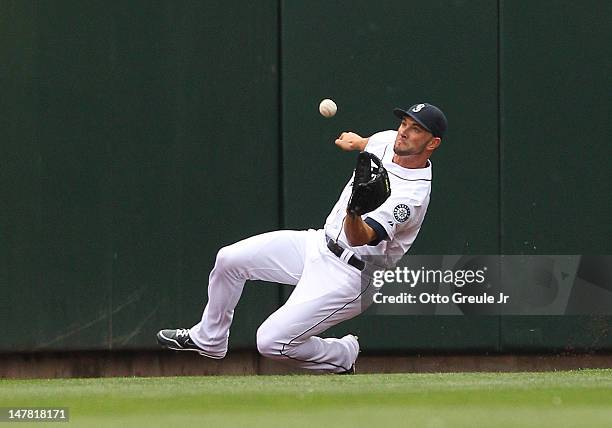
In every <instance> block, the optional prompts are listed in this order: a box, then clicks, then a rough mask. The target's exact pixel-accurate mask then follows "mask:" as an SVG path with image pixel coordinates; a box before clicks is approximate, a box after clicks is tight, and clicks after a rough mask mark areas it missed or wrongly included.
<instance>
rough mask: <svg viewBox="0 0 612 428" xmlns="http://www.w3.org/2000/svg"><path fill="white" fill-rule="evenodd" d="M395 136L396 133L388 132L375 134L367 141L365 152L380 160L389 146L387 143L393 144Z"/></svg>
mask: <svg viewBox="0 0 612 428" xmlns="http://www.w3.org/2000/svg"><path fill="white" fill-rule="evenodd" d="M396 136H397V131H392V130H389V131H381V132H377V133H376V134H374V135H372V136H371V137H370V138H369V139H368V144H367V145H366V147H365V151H366V152H369V153H372V154H375V155H376V156H378V157H379V158H382V156H383V153H384V151H385V148H386V147H387V146H388V145H389V143H393V142H394V141H395V137H396Z"/></svg>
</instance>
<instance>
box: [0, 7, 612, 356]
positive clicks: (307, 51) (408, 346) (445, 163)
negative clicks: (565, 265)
mask: <svg viewBox="0 0 612 428" xmlns="http://www.w3.org/2000/svg"><path fill="white" fill-rule="evenodd" d="M611 18H612V6H611V5H610V4H609V3H607V2H601V1H596V0H587V1H586V2H583V3H581V7H580V8H578V9H577V8H576V6H575V3H573V2H569V1H566V0H561V1H554V2H553V1H541V2H531V3H526V2H519V1H505V0H499V1H485V0H477V1H464V0H433V1H430V2H416V3H410V2H405V1H395V0H393V1H392V0H389V1H384V2H372V1H366V0H358V1H348V0H346V1H326V0H312V1H298V0H291V1H290V0H285V1H282V0H279V1H258V2H251V3H248V2H247V3H245V2H238V1H228V2H223V3H218V2H206V1H203V2H196V1H185V2H172V1H145V0H138V1H136V0H130V1H125V2H105V1H29V0H27V1H21V0H4V1H2V2H0V54H1V56H2V58H3V61H2V62H1V63H0V76H1V77H2V80H1V81H2V95H1V96H0V113H1V114H0V123H1V127H0V129H1V131H2V134H1V136H2V137H1V139H0V204H1V205H0V287H2V299H1V300H0V309H1V312H0V317H1V319H0V320H1V321H2V325H4V326H7V332H6V335H8V337H5V340H3V341H2V343H0V351H2V352H20V351H40V350H96V349H105V350H107V349H153V348H155V341H154V333H155V332H156V331H157V330H158V329H159V328H161V327H173V326H179V327H188V326H190V325H193V324H195V323H196V322H197V321H198V319H199V317H200V314H201V309H202V308H203V305H204V304H205V302H206V296H207V293H206V287H207V278H208V274H209V272H210V269H211V268H212V266H213V264H214V260H215V255H216V252H217V250H218V249H219V248H220V247H222V246H224V245H227V244H229V243H232V242H235V241H237V240H239V239H242V238H245V237H247V236H250V235H253V234H256V233H261V232H266V231H270V230H275V229H278V228H291V229H295V228H319V227H321V226H322V225H323V223H324V220H325V217H326V216H327V213H328V211H329V209H330V208H331V206H332V205H333V203H334V202H335V201H336V199H337V197H338V195H339V194H340V191H341V188H342V186H343V185H344V183H345V182H346V180H347V179H348V177H349V176H350V174H351V170H352V168H353V164H354V156H352V155H351V154H347V153H343V152H340V151H339V150H338V149H337V148H336V147H335V146H334V144H333V140H334V138H335V137H336V136H337V135H338V134H339V133H340V132H342V131H346V130H353V131H356V132H358V133H362V134H364V135H369V134H371V133H373V132H375V131H378V130H382V129H390V128H394V127H396V121H395V120H394V118H393V116H392V115H391V109H392V108H393V107H396V106H404V107H407V106H409V105H410V104H413V103H416V102H420V101H425V100H426V101H429V102H432V103H434V104H437V105H439V106H441V107H442V108H443V109H444V111H445V112H446V114H447V116H448V118H449V133H448V136H447V138H446V139H445V140H444V142H443V145H442V146H441V148H440V150H439V151H438V152H437V153H435V155H434V157H433V158H432V160H433V164H434V181H433V190H432V199H431V203H430V206H429V212H428V216H427V219H426V221H425V223H424V225H423V229H422V231H421V234H420V236H419V238H418V240H417V242H416V243H415V245H414V246H413V248H412V252H413V253H414V254H440V255H442V254H612V245H611V244H610V239H611V238H612V222H611V221H610V219H611V218H612V204H611V203H610V199H611V196H612V184H611V183H612V169H611V168H610V166H609V161H608V159H609V158H610V157H611V156H612V148H611V146H610V143H609V141H608V140H609V138H610V136H612V132H611V131H612V129H611V125H610V120H609V117H610V97H609V88H610V87H611V86H612V85H611V83H612V82H611V80H612V79H611V77H610V76H611V75H612V73H610V71H611V70H612V59H611V58H612V53H611V52H610V47H609V43H608V41H609V40H611V39H612V30H611V28H610V25H609V22H610V19H611ZM323 98H332V99H334V100H335V101H336V102H337V103H338V105H339V112H338V114H337V115H336V117H334V118H332V119H324V118H322V117H321V116H320V115H319V113H318V110H317V106H318V103H319V101H320V100H321V99H323ZM290 292H291V289H290V288H289V287H285V286H279V285H276V284H268V283H247V285H246V287H245V291H244V295H243V298H242V300H241V302H240V303H239V306H238V308H237V310H236V315H235V322H234V325H233V328H232V333H231V340H230V342H231V347H232V348H234V349H240V348H250V349H251V348H252V349H254V345H255V332H256V329H257V326H258V325H259V324H260V323H261V322H262V321H263V320H264V319H265V318H266V317H267V316H268V315H269V314H270V313H271V312H273V311H274V310H275V308H277V307H278V306H279V305H281V304H282V302H283V301H284V299H286V298H287V296H288V295H289V293H290ZM611 329H612V318H611V317H606V316H583V317H577V316H572V317H570V316H566V317H561V316H558V317H551V316H547V317H544V316H540V317H535V316H529V317H527V316H521V317H519V316H514V317H508V316H505V317H500V316H475V315H472V316H410V317H402V316H394V317H391V316H385V317H382V316H379V317H368V316H365V317H360V318H357V319H354V320H351V321H348V322H347V323H344V324H342V325H340V326H337V327H335V328H334V329H333V331H332V333H334V334H343V333H345V332H348V331H351V332H354V333H357V334H359V336H360V338H361V340H362V342H363V344H364V348H366V349H367V350H371V351H381V352H392V351H414V352H440V351H443V352H447V351H448V352H463V351H469V352H471V351H478V352H522V351H527V352H540V351H573V350H578V351H583V350H598V349H607V350H609V349H612V334H610V330H611Z"/></svg>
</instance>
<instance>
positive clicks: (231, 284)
mask: <svg viewBox="0 0 612 428" xmlns="http://www.w3.org/2000/svg"><path fill="white" fill-rule="evenodd" d="M313 233H316V232H314V231H288V230H283V231H276V232H270V233H264V234H262V235H257V236H253V237H251V238H248V239H245V240H243V241H240V242H237V243H235V244H233V245H229V246H227V247H224V248H222V249H221V250H220V251H219V252H218V254H217V258H216V261H215V266H214V268H213V270H212V271H211V273H210V276H209V281H208V303H207V304H206V307H205V309H204V312H203V314H202V319H201V320H200V322H199V323H197V324H196V325H195V326H193V327H192V328H191V329H190V330H189V336H190V338H191V340H192V341H193V342H194V343H195V344H196V345H197V346H198V347H200V348H202V349H204V350H206V352H207V354H206V355H208V356H211V357H214V358H222V357H223V356H225V353H226V352H227V346H228V337H229V328H230V325H231V323H232V319H233V315H234V308H235V307H236V305H237V304H238V300H239V299H240V296H241V294H242V289H243V287H244V283H245V281H246V280H262V281H269V282H277V283H282V284H291V285H295V284H297V282H298V281H299V279H300V278H301V275H302V270H303V267H304V252H305V241H306V237H307V236H308V235H309V234H313Z"/></svg>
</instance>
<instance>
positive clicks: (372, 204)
mask: <svg viewBox="0 0 612 428" xmlns="http://www.w3.org/2000/svg"><path fill="white" fill-rule="evenodd" d="M372 162H374V164H375V165H376V167H375V168H372ZM390 195H391V184H390V183H389V175H388V174H387V170H386V169H385V168H384V167H383V165H382V162H381V161H380V159H378V157H377V156H376V155H373V154H372V153H369V152H360V153H359V155H358V156H357V166H356V167H355V179H354V180H353V191H352V193H351V199H350V200H349V203H348V211H349V213H351V214H352V215H363V214H365V213H369V212H370V211H374V210H375V209H376V208H378V207H379V206H381V205H382V204H383V202H385V201H386V200H387V198H388V197H389V196H390Z"/></svg>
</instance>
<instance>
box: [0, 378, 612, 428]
mask: <svg viewBox="0 0 612 428" xmlns="http://www.w3.org/2000/svg"><path fill="white" fill-rule="evenodd" d="M0 406H2V407H8V406H61V407H69V408H70V423H69V425H70V426H84V427H86V426H91V427H98V426H143V427H145V426H146V427H162V426H163V427H173V426H179V425H194V426H206V427H220V426H232V427H233V426H248V427H258V426H262V427H271V426H282V427H294V426H304V427H306V426H307V427H313V426H314V427H328V426H331V427H334V428H335V427H360V426H365V427H371V428H383V427H387V426H391V427H395V426H411V427H488V426H490V427H515V426H520V427H547V426H550V427H568V426H580V427H600V426H601V427H604V426H611V425H612V370H580V371H565V372H547V373H448V374H393V375H356V376H331V375H329V376H245V377H237V376H236V377H231V376H224V377H172V378H112V379H59V380H21V381H18V380H3V381H0ZM18 426H20V427H23V426H26V424H19V425H18ZM32 426H38V427H40V426H41V425H40V424H32ZM60 426H66V425H60Z"/></svg>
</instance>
